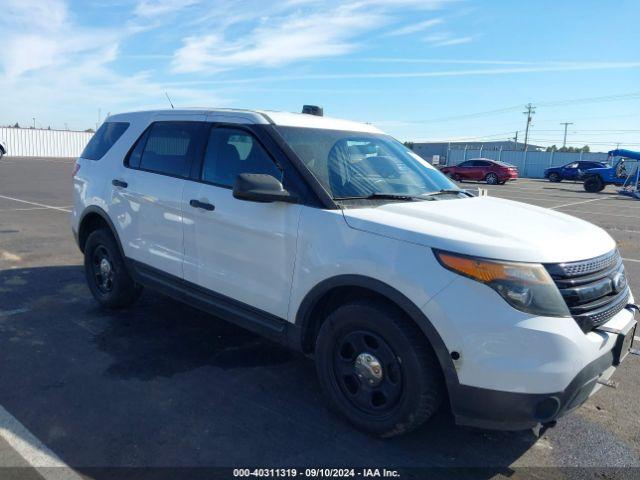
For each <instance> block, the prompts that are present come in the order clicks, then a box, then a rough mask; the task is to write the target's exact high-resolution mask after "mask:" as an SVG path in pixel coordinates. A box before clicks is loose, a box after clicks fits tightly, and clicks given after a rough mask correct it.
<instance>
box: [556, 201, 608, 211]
mask: <svg viewBox="0 0 640 480" xmlns="http://www.w3.org/2000/svg"><path fill="white" fill-rule="evenodd" d="M598 200H606V198H592V199H591V200H583V201H582V202H573V203H565V204H564V205H558V206H557V207H551V210H555V209H556V208H564V207H571V206H573V205H582V204H583V203H590V202H597V201H598Z"/></svg>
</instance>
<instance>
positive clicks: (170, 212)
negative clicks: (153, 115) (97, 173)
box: [112, 117, 204, 278]
mask: <svg viewBox="0 0 640 480" xmlns="http://www.w3.org/2000/svg"><path fill="white" fill-rule="evenodd" d="M187 118H188V120H187V119H176V120H166V121H165V120H161V121H157V122H153V123H152V124H151V125H150V126H149V127H148V128H147V129H146V131H145V132H144V134H143V135H142V136H141V137H140V138H139V139H138V141H137V142H136V144H135V146H134V148H133V149H132V150H131V152H130V153H129V155H128V156H127V158H126V159H125V165H124V168H123V169H122V170H121V171H120V174H119V175H118V176H117V177H116V178H114V179H113V182H112V184H113V201H112V211H114V213H115V218H117V221H118V223H119V224H120V225H121V226H122V230H123V231H124V232H125V234H124V235H123V238H122V241H123V243H124V245H123V247H124V249H125V252H126V255H127V256H128V257H130V258H131V259H133V260H136V261H138V262H140V263H142V264H144V265H146V266H149V267H153V268H155V269H157V270H161V271H162V272H165V273H168V274H170V275H173V276H176V277H180V278H182V276H183V273H182V263H183V257H184V255H183V228H182V190H183V188H184V185H185V179H186V178H187V177H188V176H189V173H190V169H191V165H192V163H193V160H194V158H196V157H198V156H199V155H201V152H202V147H203V145H202V139H203V136H202V129H203V128H204V124H203V123H201V122H198V121H192V120H197V118H193V117H187Z"/></svg>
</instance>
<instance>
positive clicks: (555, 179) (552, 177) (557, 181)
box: [549, 172, 562, 183]
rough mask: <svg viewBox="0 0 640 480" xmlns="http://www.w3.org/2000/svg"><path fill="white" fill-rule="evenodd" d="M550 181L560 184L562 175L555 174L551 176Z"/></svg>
mask: <svg viewBox="0 0 640 480" xmlns="http://www.w3.org/2000/svg"><path fill="white" fill-rule="evenodd" d="M549 181H550V182H553V183H560V182H561V181H562V178H560V175H558V174H557V173H555V172H554V173H551V174H549Z"/></svg>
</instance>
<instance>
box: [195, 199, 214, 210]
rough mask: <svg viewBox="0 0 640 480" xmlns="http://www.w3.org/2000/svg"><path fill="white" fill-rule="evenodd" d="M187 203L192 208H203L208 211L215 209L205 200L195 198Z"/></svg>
mask: <svg viewBox="0 0 640 480" xmlns="http://www.w3.org/2000/svg"><path fill="white" fill-rule="evenodd" d="M189 205H191V206H192V207H193V208H202V209H203V210H208V211H209V212H212V211H214V210H215V209H216V207H215V206H214V205H211V204H210V203H206V202H201V201H200V200H196V199H192V200H190V201H189Z"/></svg>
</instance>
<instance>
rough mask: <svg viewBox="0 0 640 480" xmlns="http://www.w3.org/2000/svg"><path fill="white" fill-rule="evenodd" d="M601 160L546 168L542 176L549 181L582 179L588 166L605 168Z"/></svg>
mask: <svg viewBox="0 0 640 480" xmlns="http://www.w3.org/2000/svg"><path fill="white" fill-rule="evenodd" d="M606 166H607V165H606V164H605V163H602V162H586V161H583V162H571V163H567V164H566V165H562V166H561V167H552V168H547V169H546V170H545V171H544V178H548V179H549V181H550V182H561V181H562V180H582V179H583V178H584V172H585V170H589V169H590V168H606Z"/></svg>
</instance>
